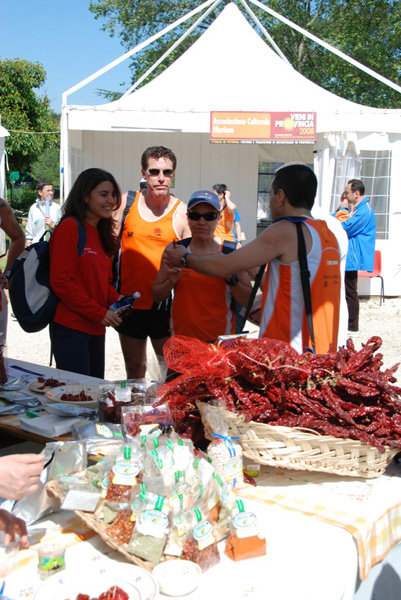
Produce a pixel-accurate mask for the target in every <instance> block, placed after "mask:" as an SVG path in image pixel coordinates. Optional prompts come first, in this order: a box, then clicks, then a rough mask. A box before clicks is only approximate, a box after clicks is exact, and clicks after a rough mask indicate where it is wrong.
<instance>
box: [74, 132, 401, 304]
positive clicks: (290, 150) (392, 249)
mask: <svg viewBox="0 0 401 600" xmlns="http://www.w3.org/2000/svg"><path fill="white" fill-rule="evenodd" d="M332 135H333V134H330V133H327V134H319V135H318V140H317V143H316V145H315V146H309V145H295V146H289V145H285V146H280V145H264V146H259V145H257V144H249V145H248V144H224V145H220V144H210V143H209V135H208V134H206V133H176V132H171V133H166V132H152V133H150V132H127V131H125V132H113V131H108V132H102V131H81V130H70V132H69V151H68V165H69V166H67V165H66V168H69V170H70V173H69V174H70V181H71V183H73V182H74V181H75V179H76V177H77V175H78V174H79V173H80V172H81V171H82V170H83V169H86V168H88V167H94V166H97V167H102V168H105V169H106V170H108V171H110V172H111V173H113V175H114V176H115V177H116V179H117V181H118V182H119V184H120V186H121V190H122V191H126V190H128V189H136V188H137V187H138V185H139V181H140V178H141V170H140V161H141V155H142V152H143V150H144V149H145V148H147V147H149V146H153V145H163V146H167V147H169V148H172V149H173V151H174V152H175V154H176V156H177V163H178V166H177V172H176V176H175V181H174V187H173V189H172V192H173V193H174V194H175V195H176V196H177V197H179V198H182V199H183V200H185V201H187V200H188V198H189V197H190V195H191V193H192V192H193V191H195V190H197V189H207V188H210V187H211V186H212V185H213V184H214V183H226V184H227V185H228V186H229V188H230V189H231V191H232V194H233V200H234V201H235V202H236V204H237V206H238V210H239V212H240V215H241V218H242V221H241V225H242V230H243V231H244V233H245V235H246V238H247V240H248V241H250V240H252V239H254V238H255V237H256V222H257V221H256V205H257V196H258V189H257V186H258V163H259V161H266V162H268V161H271V162H287V161H289V160H302V161H303V162H306V163H309V164H310V163H313V162H314V166H315V172H316V175H317V177H318V180H319V187H318V197H317V200H316V202H317V203H318V204H319V206H321V207H322V208H323V209H325V210H327V211H329V210H330V202H331V193H332V186H333V177H334V167H335V154H334V151H333V149H331V148H330V147H329V145H328V143H327V138H328V137H330V136H332ZM336 135H337V134H336ZM348 135H349V134H348ZM353 136H354V138H355V137H356V134H353ZM357 144H358V148H359V151H363V150H391V153H392V161H391V164H392V169H391V188H390V206H389V235H388V239H382V240H381V239H379V240H377V243H376V248H377V249H379V250H381V251H382V263H383V277H384V283H385V293H386V295H388V296H399V295H401V236H400V235H399V231H400V230H401V200H400V196H401V169H399V168H398V165H399V164H401V139H400V136H399V135H398V134H383V133H379V134H377V133H359V134H358V136H357ZM66 192H67V193H68V190H66ZM379 292H380V281H379V279H374V280H371V279H361V280H360V281H359V293H360V294H361V295H378V294H379Z"/></svg>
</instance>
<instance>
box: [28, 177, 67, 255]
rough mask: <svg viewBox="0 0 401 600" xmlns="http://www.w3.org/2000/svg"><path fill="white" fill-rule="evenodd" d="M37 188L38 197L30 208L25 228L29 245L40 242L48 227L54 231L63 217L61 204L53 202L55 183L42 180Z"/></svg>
mask: <svg viewBox="0 0 401 600" xmlns="http://www.w3.org/2000/svg"><path fill="white" fill-rule="evenodd" d="M36 189H37V192H38V198H37V200H36V202H35V204H32V206H31V208H30V209H29V213H28V221H27V224H26V228H25V236H26V241H27V246H30V245H31V244H34V243H35V242H38V241H39V239H40V238H41V236H42V235H43V234H44V232H45V231H46V229H50V230H51V231H53V229H54V228H55V226H56V225H57V223H58V222H59V221H60V218H61V208H60V205H59V204H57V203H56V202H53V194H54V190H53V184H51V183H48V182H47V181H42V182H41V183H38V186H37V188H36Z"/></svg>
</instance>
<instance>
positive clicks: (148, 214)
mask: <svg viewBox="0 0 401 600" xmlns="http://www.w3.org/2000/svg"><path fill="white" fill-rule="evenodd" d="M141 166H142V177H143V179H144V180H145V182H146V188H144V189H143V190H142V191H139V192H138V193H137V195H136V197H135V201H134V203H133V204H132V206H131V208H130V210H129V212H128V214H127V216H126V219H125V222H124V226H123V230H122V232H121V261H120V289H119V291H120V293H121V294H123V295H127V294H133V293H134V292H139V293H140V294H141V297H140V298H139V299H138V300H137V301H136V302H135V307H134V310H133V311H132V313H131V314H130V315H129V316H128V317H127V318H126V319H124V321H123V323H122V324H121V325H120V326H119V327H117V331H118V332H119V335H120V342H121V348H122V351H123V355H124V361H125V368H126V371H127V377H128V378H129V379H138V378H141V377H145V374H146V343H147V338H148V337H149V338H150V340H151V342H152V345H153V348H154V350H155V353H156V355H157V356H162V355H163V346H164V343H165V342H166V340H167V338H168V336H169V317H170V310H169V309H170V306H169V303H161V304H160V305H155V304H154V303H153V299H152V285H153V282H154V279H155V277H156V274H157V272H158V270H159V267H160V262H161V257H162V255H163V252H164V249H165V247H166V246H167V245H168V244H169V243H170V242H172V241H175V240H178V239H182V238H184V237H188V236H189V235H190V231H189V227H188V223H187V218H186V204H185V203H184V202H182V201H181V200H178V199H177V198H176V197H175V196H173V195H172V194H170V188H171V184H172V181H173V178H174V173H175V169H176V166H177V159H176V157H175V154H174V153H173V152H172V151H171V150H170V149H169V148H165V147H164V146H151V147H150V148H147V150H145V152H144V153H143V154H142V159H141ZM127 195H128V194H127V193H126V194H123V196H122V202H121V207H120V209H119V212H118V214H117V215H116V219H117V221H118V222H121V218H122V216H123V213H124V209H125V206H126V203H127Z"/></svg>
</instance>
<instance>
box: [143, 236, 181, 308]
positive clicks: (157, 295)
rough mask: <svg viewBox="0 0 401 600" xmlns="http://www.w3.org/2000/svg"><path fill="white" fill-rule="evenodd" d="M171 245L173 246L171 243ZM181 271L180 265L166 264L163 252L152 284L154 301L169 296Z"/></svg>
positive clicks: (160, 300) (161, 300)
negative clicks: (171, 265)
mask: <svg viewBox="0 0 401 600" xmlns="http://www.w3.org/2000/svg"><path fill="white" fill-rule="evenodd" d="M171 246H172V247H173V244H171ZM187 251H188V250H187ZM181 273H182V269H181V267H170V266H169V265H168V263H167V260H166V254H165V253H164V254H163V257H162V261H161V265H160V269H159V272H158V273H157V275H156V279H155V282H154V284H153V286H152V296H153V300H154V301H155V302H156V303H159V302H163V300H165V299H166V298H168V297H169V295H170V292H171V290H172V289H173V287H174V286H175V284H176V283H177V281H178V280H179V278H180V277H181Z"/></svg>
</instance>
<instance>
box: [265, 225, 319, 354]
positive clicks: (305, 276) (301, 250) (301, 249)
mask: <svg viewBox="0 0 401 600" xmlns="http://www.w3.org/2000/svg"><path fill="white" fill-rule="evenodd" d="M282 220H286V221H291V222H292V223H295V226H296V228H297V238H298V261H299V270H300V274H301V284H302V294H303V297H304V304H305V313H306V320H307V323H308V330H309V335H310V339H311V342H312V351H313V354H316V344H315V332H314V329H313V317H312V298H311V292H310V272H309V267H308V258H307V255H306V246H305V238H304V233H303V231H302V223H304V222H305V221H306V217H281V218H280V219H276V221H274V223H277V222H278V221H282ZM305 349H306V350H310V348H305Z"/></svg>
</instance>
